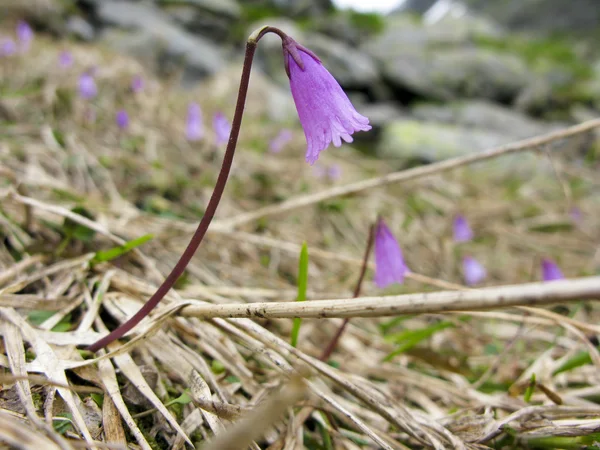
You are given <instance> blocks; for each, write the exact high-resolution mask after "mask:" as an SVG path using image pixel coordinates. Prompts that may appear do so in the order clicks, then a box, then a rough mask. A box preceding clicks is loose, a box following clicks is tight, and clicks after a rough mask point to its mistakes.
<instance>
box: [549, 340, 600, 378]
mask: <svg viewBox="0 0 600 450" xmlns="http://www.w3.org/2000/svg"><path fill="white" fill-rule="evenodd" d="M598 350H600V346H599V347H598ZM591 363H592V358H591V357H590V354H589V353H588V352H585V351H584V352H579V353H577V354H576V355H575V356H573V357H572V358H569V359H568V360H567V361H565V362H564V363H563V365H562V366H560V367H559V368H558V369H556V370H555V371H554V372H552V375H558V374H559V373H562V372H568V371H569V370H573V369H575V368H577V367H580V366H584V365H586V364H591Z"/></svg>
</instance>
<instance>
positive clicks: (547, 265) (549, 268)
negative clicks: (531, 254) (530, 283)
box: [542, 258, 565, 281]
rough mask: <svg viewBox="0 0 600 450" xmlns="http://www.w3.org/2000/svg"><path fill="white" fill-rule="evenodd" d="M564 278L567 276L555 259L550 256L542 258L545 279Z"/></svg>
mask: <svg viewBox="0 0 600 450" xmlns="http://www.w3.org/2000/svg"><path fill="white" fill-rule="evenodd" d="M564 278H565V276H564V275H563V273H562V271H561V270H560V268H559V267H558V266H557V265H556V263H555V262H554V261H552V260H551V259H548V258H544V259H542V279H543V280H544V281H554V280H563V279H564Z"/></svg>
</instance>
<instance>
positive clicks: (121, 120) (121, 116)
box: [115, 109, 129, 130]
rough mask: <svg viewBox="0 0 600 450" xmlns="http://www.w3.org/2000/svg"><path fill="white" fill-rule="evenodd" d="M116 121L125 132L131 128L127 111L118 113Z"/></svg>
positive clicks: (122, 110)
mask: <svg viewBox="0 0 600 450" xmlns="http://www.w3.org/2000/svg"><path fill="white" fill-rule="evenodd" d="M115 121H116V122H117V126H118V127H119V128H120V129H121V130H125V129H126V128H127V127H128V126H129V116H128V115H127V111H125V110H124V109H121V110H119V111H117V115H116V117H115Z"/></svg>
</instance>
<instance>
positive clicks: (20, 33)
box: [17, 20, 33, 50]
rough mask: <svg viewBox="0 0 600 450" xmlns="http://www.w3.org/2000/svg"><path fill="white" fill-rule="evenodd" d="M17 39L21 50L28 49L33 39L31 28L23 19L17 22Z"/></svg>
mask: <svg viewBox="0 0 600 450" xmlns="http://www.w3.org/2000/svg"><path fill="white" fill-rule="evenodd" d="M17 39H18V40H19V44H20V47H21V49H22V50H28V49H29V46H30V45H31V41H33V30H32V29H31V27H30V26H29V24H28V23H27V22H25V21H24V20H19V22H18V23H17Z"/></svg>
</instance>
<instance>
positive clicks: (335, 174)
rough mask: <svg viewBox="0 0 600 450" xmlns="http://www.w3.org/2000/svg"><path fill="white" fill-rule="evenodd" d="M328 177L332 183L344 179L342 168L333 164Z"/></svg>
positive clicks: (328, 171)
mask: <svg viewBox="0 0 600 450" xmlns="http://www.w3.org/2000/svg"><path fill="white" fill-rule="evenodd" d="M327 177H328V178H329V179H330V180H331V181H337V180H339V179H340V178H341V177H342V168H341V167H340V165H339V164H332V165H331V166H329V168H328V169H327Z"/></svg>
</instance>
